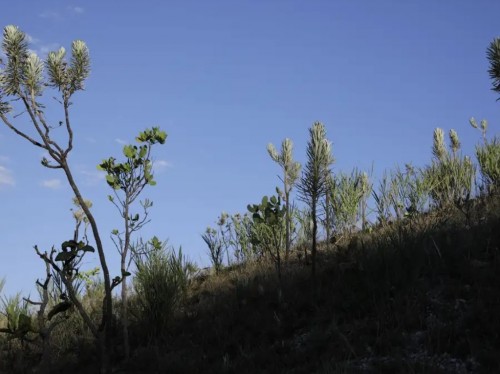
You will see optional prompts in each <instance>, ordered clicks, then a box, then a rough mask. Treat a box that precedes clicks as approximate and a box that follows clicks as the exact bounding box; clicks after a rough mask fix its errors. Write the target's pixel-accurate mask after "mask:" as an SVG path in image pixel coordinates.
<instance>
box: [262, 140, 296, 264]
mask: <svg viewBox="0 0 500 374" xmlns="http://www.w3.org/2000/svg"><path fill="white" fill-rule="evenodd" d="M267 152H268V153H269V156H271V158H272V159H273V161H275V162H276V163H278V165H280V166H281V168H282V169H283V177H279V178H280V180H281V181H282V182H283V188H284V194H285V199H284V200H285V211H286V215H285V220H286V243H285V260H287V259H288V256H289V254H290V247H291V235H292V234H291V226H292V212H291V203H290V192H291V191H292V188H293V186H294V184H295V183H296V182H297V179H298V178H299V172H300V163H298V162H295V161H293V142H292V141H291V140H290V139H288V138H287V139H285V140H283V142H282V143H281V152H280V153H278V151H277V150H276V148H275V147H274V145H273V144H271V143H269V144H268V146H267Z"/></svg>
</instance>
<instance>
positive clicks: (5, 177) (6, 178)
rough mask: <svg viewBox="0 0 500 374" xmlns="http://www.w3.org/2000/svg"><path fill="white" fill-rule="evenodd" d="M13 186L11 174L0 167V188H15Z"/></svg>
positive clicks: (3, 167)
mask: <svg viewBox="0 0 500 374" xmlns="http://www.w3.org/2000/svg"><path fill="white" fill-rule="evenodd" d="M15 184H16V182H15V181H14V177H13V175H12V172H11V171H10V170H9V169H7V168H6V167H5V166H2V165H0V186H1V185H6V186H15Z"/></svg>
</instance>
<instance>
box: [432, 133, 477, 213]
mask: <svg viewBox="0 0 500 374" xmlns="http://www.w3.org/2000/svg"><path fill="white" fill-rule="evenodd" d="M449 137H450V143H451V146H450V148H451V150H452V153H451V154H450V153H449V152H448V150H447V149H446V145H445V142H444V131H443V130H442V129H440V128H437V129H435V130H434V143H433V147H432V153H433V155H434V159H433V161H432V164H431V165H430V166H428V167H427V168H426V169H425V172H424V175H425V183H426V184H427V186H428V187H429V188H430V196H431V198H432V200H433V202H434V204H435V205H436V206H437V207H438V208H444V207H449V206H452V205H454V206H456V207H459V208H460V207H463V206H464V204H465V203H466V202H468V201H469V200H470V198H471V194H472V191H473V183H474V178H475V167H474V164H473V163H472V161H471V159H470V158H469V157H467V156H463V157H462V156H461V155H460V154H459V150H460V140H459V138H458V134H457V133H456V131H454V130H451V131H450V134H449Z"/></svg>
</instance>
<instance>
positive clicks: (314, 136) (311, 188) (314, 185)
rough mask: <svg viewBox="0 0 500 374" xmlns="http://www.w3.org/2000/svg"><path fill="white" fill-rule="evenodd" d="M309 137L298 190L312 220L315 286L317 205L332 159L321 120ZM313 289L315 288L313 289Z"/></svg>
mask: <svg viewBox="0 0 500 374" xmlns="http://www.w3.org/2000/svg"><path fill="white" fill-rule="evenodd" d="M309 135H310V139H309V142H308V143H307V163H306V165H305V168H304V171H303V172H302V177H301V179H300V184H299V185H298V191H299V194H300V198H301V200H303V201H304V202H305V203H306V204H307V205H308V206H309V208H310V209H311V218H312V221H313V230H312V231H313V232H312V244H311V262H312V278H313V287H314V288H315V286H316V251H317V236H318V206H319V204H318V203H319V201H320V199H321V198H322V197H323V196H324V195H325V193H326V190H327V183H328V176H329V175H330V166H331V164H332V161H333V157H332V155H331V149H332V148H331V143H330V142H329V141H328V139H327V138H326V129H325V126H324V125H323V124H322V123H321V122H315V123H314V124H313V125H312V127H311V128H310V129H309ZM313 291H315V289H314V290H313Z"/></svg>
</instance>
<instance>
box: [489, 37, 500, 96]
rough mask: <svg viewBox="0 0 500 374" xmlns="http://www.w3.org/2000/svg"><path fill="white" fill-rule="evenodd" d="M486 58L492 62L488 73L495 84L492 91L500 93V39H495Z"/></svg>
mask: <svg viewBox="0 0 500 374" xmlns="http://www.w3.org/2000/svg"><path fill="white" fill-rule="evenodd" d="M486 56H487V58H488V61H489V62H490V68H489V69H488V73H489V75H490V78H491V80H492V84H493V88H492V90H493V91H495V92H497V93H500V38H495V39H493V41H492V42H491V43H490V45H489V47H488V49H487V50H486ZM497 100H500V98H498V99H497Z"/></svg>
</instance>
